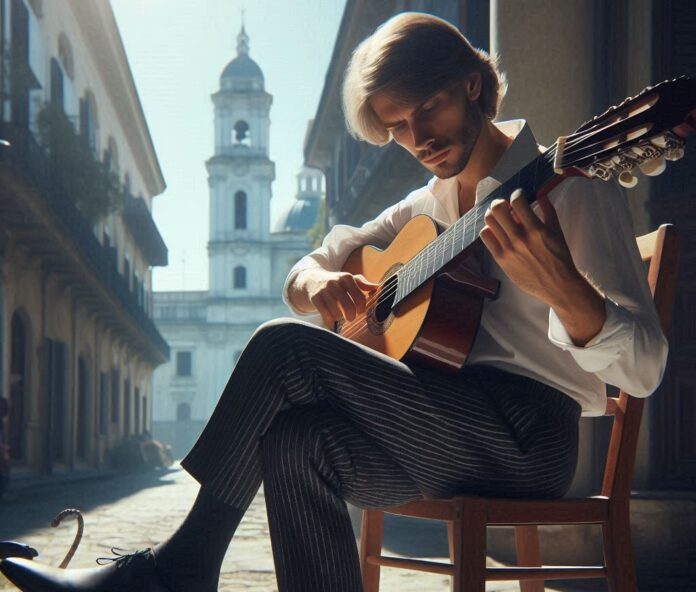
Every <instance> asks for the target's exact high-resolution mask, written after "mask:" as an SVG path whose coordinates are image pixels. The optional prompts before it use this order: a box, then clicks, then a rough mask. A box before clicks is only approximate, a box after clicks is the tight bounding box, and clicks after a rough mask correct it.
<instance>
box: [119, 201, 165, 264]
mask: <svg viewBox="0 0 696 592" xmlns="http://www.w3.org/2000/svg"><path fill="white" fill-rule="evenodd" d="M123 221H124V223H125V225H126V227H127V228H128V230H130V233H131V235H132V236H133V240H135V242H136V243H137V244H138V246H139V247H140V250H141V251H142V253H143V256H144V257H145V259H146V260H147V261H148V263H149V264H150V265H153V266H155V265H167V262H168V257H167V245H165V244H164V239H163V238H162V235H161V234H160V233H159V229H158V228H157V225H156V224H155V221H154V220H153V219H152V215H151V214H150V210H149V209H148V207H147V204H146V203H145V200H144V199H143V198H142V197H133V196H132V195H131V194H130V193H127V192H126V193H124V194H123Z"/></svg>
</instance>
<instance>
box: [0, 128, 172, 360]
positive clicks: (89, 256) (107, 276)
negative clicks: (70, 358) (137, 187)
mask: <svg viewBox="0 0 696 592" xmlns="http://www.w3.org/2000/svg"><path fill="white" fill-rule="evenodd" d="M0 138H2V139H4V140H7V141H9V142H10V145H11V147H10V148H4V149H3V150H1V151H0V159H2V160H3V161H6V162H7V161H9V162H11V164H12V165H13V166H16V167H17V168H18V169H20V170H21V171H23V172H24V174H25V175H27V177H29V179H30V180H31V181H32V183H33V184H34V186H35V188H36V190H37V194H38V195H39V196H40V198H41V199H43V200H44V202H45V203H46V205H47V206H48V207H49V209H50V211H51V212H52V213H53V214H54V216H55V218H56V219H57V220H58V221H59V222H60V223H61V224H62V225H63V226H64V228H65V229H66V231H67V232H68V234H69V235H70V237H71V238H72V240H73V242H74V243H75V245H76V246H77V248H78V250H79V252H80V254H81V255H82V256H83V257H84V259H85V260H86V261H87V263H88V264H89V266H90V268H91V270H92V272H93V273H94V275H95V276H96V277H97V278H98V279H99V281H100V282H101V283H102V285H103V286H104V287H106V288H107V289H108V290H109V291H110V292H111V293H112V294H114V296H116V299H117V300H118V302H119V304H120V305H121V306H122V307H123V309H124V310H125V311H126V312H127V313H128V314H129V315H130V317H131V318H132V320H133V321H134V322H135V324H136V325H137V326H138V328H139V330H140V331H142V333H144V334H145V335H146V336H147V338H148V339H149V340H150V342H151V343H152V344H153V345H154V346H155V347H156V348H157V350H158V351H159V352H161V353H162V354H163V355H164V356H165V357H166V358H167V359H168V358H169V345H168V344H167V342H166V341H165V340H164V338H163V337H162V335H161V334H160V332H159V331H158V330H157V327H156V326H155V324H154V322H153V321H152V319H151V318H150V317H149V316H148V314H147V313H146V311H145V310H144V308H143V307H142V306H140V305H139V304H138V300H137V297H136V295H135V294H133V293H132V292H131V291H130V290H129V288H128V283H127V280H126V279H125V278H124V277H123V276H122V275H121V274H120V273H119V271H118V267H117V261H116V259H115V257H114V256H113V253H112V252H111V251H112V249H111V248H110V247H106V246H104V245H102V244H101V243H100V242H99V240H98V239H97V237H96V236H95V235H94V232H93V231H92V227H91V225H90V223H89V222H88V221H87V219H86V218H85V217H84V216H83V215H82V214H81V213H80V211H79V210H78V209H77V207H75V204H74V203H73V202H72V201H71V200H70V199H69V197H68V196H67V195H66V194H65V191H64V190H63V188H62V187H60V186H59V185H58V184H57V183H54V182H53V180H52V179H51V175H50V167H49V162H48V156H47V154H46V152H45V151H44V149H43V148H42V147H41V145H40V144H39V143H38V142H37V141H36V139H35V138H34V136H33V135H32V133H31V132H30V131H29V130H28V129H27V128H23V127H18V126H13V125H11V124H8V123H0Z"/></svg>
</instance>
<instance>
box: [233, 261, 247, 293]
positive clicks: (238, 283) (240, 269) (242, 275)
mask: <svg viewBox="0 0 696 592" xmlns="http://www.w3.org/2000/svg"><path fill="white" fill-rule="evenodd" d="M234 287H235V288H246V267H244V266H243V265H238V266H237V267H235V268H234Z"/></svg>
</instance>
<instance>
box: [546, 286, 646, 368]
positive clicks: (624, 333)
mask: <svg viewBox="0 0 696 592" xmlns="http://www.w3.org/2000/svg"><path fill="white" fill-rule="evenodd" d="M604 310H605V311H606V318H605V321H604V325H603V326H602V330H601V331H600V332H599V333H598V334H597V335H595V336H594V337H593V338H592V339H591V340H590V341H589V342H588V343H586V344H585V345H584V346H578V345H575V344H574V343H573V340H572V339H571V338H570V335H568V332H567V331H566V330H565V327H564V326H563V323H561V321H560V319H559V318H558V315H557V314H556V311H554V310H553V308H551V309H549V339H550V340H551V343H553V344H554V345H556V346H557V347H560V348H561V349H562V350H564V351H567V352H569V353H570V355H571V356H573V359H574V360H575V361H576V362H577V364H578V366H580V368H582V369H583V370H585V372H592V373H596V372H601V371H602V370H604V369H606V368H608V367H609V366H611V364H613V363H614V362H615V361H616V360H618V359H619V358H620V357H621V356H622V355H623V353H624V352H625V351H626V350H627V349H629V348H631V347H632V344H633V336H634V332H635V323H634V321H633V318H632V315H631V313H630V312H629V311H627V310H626V309H625V308H623V307H621V306H619V305H618V304H617V303H616V302H614V301H613V300H612V299H611V298H607V297H605V298H604Z"/></svg>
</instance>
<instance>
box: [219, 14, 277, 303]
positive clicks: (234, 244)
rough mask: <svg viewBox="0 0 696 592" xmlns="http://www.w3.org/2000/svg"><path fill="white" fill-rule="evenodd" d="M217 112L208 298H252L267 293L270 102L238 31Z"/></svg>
mask: <svg viewBox="0 0 696 592" xmlns="http://www.w3.org/2000/svg"><path fill="white" fill-rule="evenodd" d="M212 101H213V104H214V106H215V147H214V150H215V151H214V154H213V156H212V157H211V158H210V159H209V160H208V161H207V163H206V166H207V169H208V184H209V188H210V239H209V241H208V259H209V291H210V296H211V297H213V298H215V297H223V298H250V297H252V298H253V297H259V296H262V295H265V294H268V293H269V292H270V289H271V285H270V278H271V263H270V261H271V257H270V254H269V253H266V252H265V251H266V250H268V249H270V243H269V240H270V238H269V237H270V231H269V229H270V200H271V183H272V182H273V180H274V178H275V165H274V163H273V162H272V161H271V160H270V159H269V158H268V147H269V131H270V118H269V112H270V109H271V103H272V102H273V97H272V96H271V95H270V94H268V93H267V92H266V91H265V88H264V76H263V72H262V71H261V68H260V67H259V66H258V64H257V63H256V62H255V61H254V60H253V59H251V57H250V56H249V35H247V33H246V31H245V28H244V25H242V28H241V31H240V32H239V35H237V57H235V58H234V59H233V60H232V61H231V62H229V64H227V66H226V67H225V69H224V70H223V72H222V75H221V77H220V88H219V90H218V91H217V92H216V93H214V94H213V95H212Z"/></svg>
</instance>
